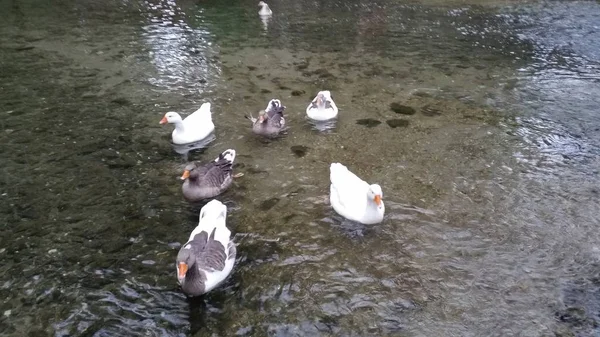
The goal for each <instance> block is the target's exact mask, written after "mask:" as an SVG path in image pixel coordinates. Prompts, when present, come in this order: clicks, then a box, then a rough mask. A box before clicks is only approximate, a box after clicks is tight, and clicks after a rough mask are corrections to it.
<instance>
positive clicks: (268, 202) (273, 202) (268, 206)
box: [258, 198, 279, 211]
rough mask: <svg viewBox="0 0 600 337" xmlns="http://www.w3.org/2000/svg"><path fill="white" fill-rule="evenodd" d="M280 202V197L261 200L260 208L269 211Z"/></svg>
mask: <svg viewBox="0 0 600 337" xmlns="http://www.w3.org/2000/svg"><path fill="white" fill-rule="evenodd" d="M278 202H279V198H271V199H267V200H265V201H263V202H261V203H260V206H258V208H260V210H261V211H268V210H270V209H271V208H273V207H274V206H275V205H277V203H278Z"/></svg>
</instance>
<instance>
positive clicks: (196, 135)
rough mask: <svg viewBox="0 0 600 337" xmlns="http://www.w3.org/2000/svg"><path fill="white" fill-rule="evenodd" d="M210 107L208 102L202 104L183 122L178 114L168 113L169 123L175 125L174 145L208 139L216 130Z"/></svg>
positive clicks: (166, 116)
mask: <svg viewBox="0 0 600 337" xmlns="http://www.w3.org/2000/svg"><path fill="white" fill-rule="evenodd" d="M210 106H211V105H210V103H208V102H207V103H204V104H202V106H200V108H199V109H198V110H196V111H194V112H193V113H192V114H190V115H189V116H187V117H186V118H185V119H183V120H182V119H181V116H180V115H179V114H178V113H176V112H168V113H166V114H165V118H166V119H167V121H168V123H171V124H175V130H173V133H172V134H171V137H172V139H173V143H175V144H188V143H194V142H197V141H200V140H202V139H204V138H206V137H208V136H209V135H210V134H211V133H212V132H213V131H214V130H215V125H214V123H213V121H212V113H211V111H210Z"/></svg>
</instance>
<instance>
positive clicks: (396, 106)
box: [390, 102, 417, 115]
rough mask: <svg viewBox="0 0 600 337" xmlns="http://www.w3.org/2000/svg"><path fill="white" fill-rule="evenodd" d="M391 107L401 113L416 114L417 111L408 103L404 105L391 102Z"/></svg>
mask: <svg viewBox="0 0 600 337" xmlns="http://www.w3.org/2000/svg"><path fill="white" fill-rule="evenodd" d="M390 109H392V111H393V112H395V113H397V114H401V115H414V114H415V113H416V112H417V111H416V110H415V109H414V108H413V107H410V106H408V105H402V104H400V103H398V102H393V103H391V104H390Z"/></svg>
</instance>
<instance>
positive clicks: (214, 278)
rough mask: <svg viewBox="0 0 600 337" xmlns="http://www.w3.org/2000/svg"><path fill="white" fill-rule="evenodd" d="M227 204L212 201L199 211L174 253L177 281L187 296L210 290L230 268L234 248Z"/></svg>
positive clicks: (227, 273) (224, 277)
mask: <svg viewBox="0 0 600 337" xmlns="http://www.w3.org/2000/svg"><path fill="white" fill-rule="evenodd" d="M226 217H227V206H225V205H223V203H221V202H220V201H218V200H211V201H210V202H209V203H207V204H206V205H204V207H202V209H201V210H200V220H199V223H198V226H197V227H196V228H195V229H194V231H193V232H192V234H191V235H190V238H189V240H188V242H186V243H185V244H184V245H183V246H182V247H181V249H180V250H179V254H177V264H176V267H177V280H178V281H179V284H180V285H181V289H182V290H183V292H184V293H186V295H188V296H199V295H202V294H206V293H207V292H209V291H211V290H213V289H214V288H215V287H217V286H218V285H219V284H221V282H223V281H224V280H225V279H226V278H227V276H229V274H230V273H231V271H232V270H233V265H234V264H235V255H236V247H235V243H234V242H233V241H232V240H231V231H230V230H229V229H228V228H227V226H226V224H225V220H226Z"/></svg>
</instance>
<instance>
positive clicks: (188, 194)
mask: <svg viewBox="0 0 600 337" xmlns="http://www.w3.org/2000/svg"><path fill="white" fill-rule="evenodd" d="M234 160H235V150H233V149H228V150H225V151H224V152H223V153H221V154H219V156H218V157H217V159H215V160H214V161H211V162H210V163H208V164H205V165H200V164H199V163H195V162H193V163H190V164H188V165H187V166H186V167H185V170H184V171H183V175H182V176H181V179H183V180H184V182H183V185H182V186H181V190H182V191H183V197H184V198H185V199H186V200H188V201H190V202H195V201H199V200H202V199H208V198H213V197H216V196H217V195H219V194H221V193H223V192H224V191H225V190H226V189H228V188H229V186H231V183H232V182H233V178H234V176H233V175H232V173H233V161H234Z"/></svg>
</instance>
